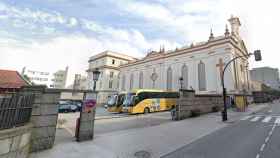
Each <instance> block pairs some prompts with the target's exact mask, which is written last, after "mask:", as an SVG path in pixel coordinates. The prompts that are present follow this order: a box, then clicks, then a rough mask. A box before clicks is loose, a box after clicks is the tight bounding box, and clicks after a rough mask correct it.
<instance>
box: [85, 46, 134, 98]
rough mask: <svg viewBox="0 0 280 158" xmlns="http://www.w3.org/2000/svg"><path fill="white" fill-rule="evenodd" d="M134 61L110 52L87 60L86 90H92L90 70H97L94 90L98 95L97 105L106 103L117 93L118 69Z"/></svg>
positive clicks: (128, 57) (131, 58)
mask: <svg viewBox="0 0 280 158" xmlns="http://www.w3.org/2000/svg"><path fill="white" fill-rule="evenodd" d="M134 60H136V59H135V58H133V57H130V56H127V55H124V54H120V53H116V52H112V51H104V52H102V53H99V54H97V55H95V56H92V57H90V59H89V61H88V62H89V69H88V89H92V87H93V80H92V72H91V71H92V70H94V69H96V68H98V69H99V71H100V72H101V73H100V76H99V79H98V81H97V83H96V90H97V91H98V92H99V93H98V96H97V97H98V98H97V101H98V103H99V104H104V103H106V102H107V100H108V98H109V97H110V96H111V95H113V94H115V93H117V92H118V89H119V85H120V83H119V77H120V76H119V71H120V70H119V67H120V65H123V64H127V63H129V62H132V61H134Z"/></svg>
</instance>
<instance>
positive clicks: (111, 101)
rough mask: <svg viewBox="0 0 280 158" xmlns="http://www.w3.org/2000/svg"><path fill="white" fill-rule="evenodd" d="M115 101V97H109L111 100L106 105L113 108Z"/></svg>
mask: <svg viewBox="0 0 280 158" xmlns="http://www.w3.org/2000/svg"><path fill="white" fill-rule="evenodd" d="M116 101H117V95H113V96H111V98H110V99H109V100H108V102H107V104H108V106H114V105H115V104H116Z"/></svg>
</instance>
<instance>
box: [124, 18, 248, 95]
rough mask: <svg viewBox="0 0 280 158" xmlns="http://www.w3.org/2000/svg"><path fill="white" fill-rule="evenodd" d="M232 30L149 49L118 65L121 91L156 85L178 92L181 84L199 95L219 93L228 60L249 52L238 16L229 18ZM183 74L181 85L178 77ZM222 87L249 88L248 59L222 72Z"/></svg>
mask: <svg viewBox="0 0 280 158" xmlns="http://www.w3.org/2000/svg"><path fill="white" fill-rule="evenodd" d="M229 23H230V25H231V32H230V31H229V30H228V28H227V27H226V29H225V33H224V35H221V36H215V35H214V34H213V33H212V30H211V32H210V36H209V38H208V40H207V41H205V42H200V43H196V44H191V45H189V46H184V47H182V48H176V49H175V50H170V51H165V50H164V48H161V49H160V51H157V52H156V51H152V52H150V53H148V54H147V55H146V57H144V58H142V59H140V60H136V61H134V62H129V63H127V64H124V65H121V66H120V86H119V90H120V91H130V90H132V89H135V88H155V89H165V90H172V91H177V90H179V88H180V87H181V86H182V87H183V88H186V89H194V90H195V91H196V93H199V94H221V92H222V86H221V75H222V70H223V68H224V66H225V64H226V63H227V62H229V61H230V60H231V59H233V58H234V57H237V56H243V55H248V51H247V49H246V46H245V44H244V41H243V40H242V37H241V36H240V34H239V27H240V26H241V23H240V21H239V18H238V17H231V18H230V19H229ZM180 77H182V78H183V81H182V84H181V83H180V81H179V78H180ZM225 87H226V88H227V91H228V92H229V93H230V94H240V93H248V92H249V91H250V83H249V74H248V59H247V57H243V58H240V59H238V60H236V61H235V62H234V63H232V64H231V65H229V67H228V68H227V71H226V72H225Z"/></svg>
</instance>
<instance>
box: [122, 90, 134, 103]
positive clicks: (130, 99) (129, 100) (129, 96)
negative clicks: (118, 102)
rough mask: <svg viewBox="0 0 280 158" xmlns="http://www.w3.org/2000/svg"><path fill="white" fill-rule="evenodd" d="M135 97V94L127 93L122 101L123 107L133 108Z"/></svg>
mask: <svg viewBox="0 0 280 158" xmlns="http://www.w3.org/2000/svg"><path fill="white" fill-rule="evenodd" d="M134 95H135V93H128V94H127V95H126V96H125V98H124V101H123V105H124V106H133V104H132V103H133V96H134Z"/></svg>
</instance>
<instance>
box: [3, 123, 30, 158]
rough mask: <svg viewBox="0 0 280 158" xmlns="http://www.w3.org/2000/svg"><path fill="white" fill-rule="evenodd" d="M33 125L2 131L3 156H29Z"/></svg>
mask: <svg viewBox="0 0 280 158" xmlns="http://www.w3.org/2000/svg"><path fill="white" fill-rule="evenodd" d="M31 131H32V125H31V124H30V123H29V124H27V125H24V126H20V127H15V128H11V129H5V130H1V131H0V157H1V158H27V157H28V156H29V149H30V143H31V142H30V138H31Z"/></svg>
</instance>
